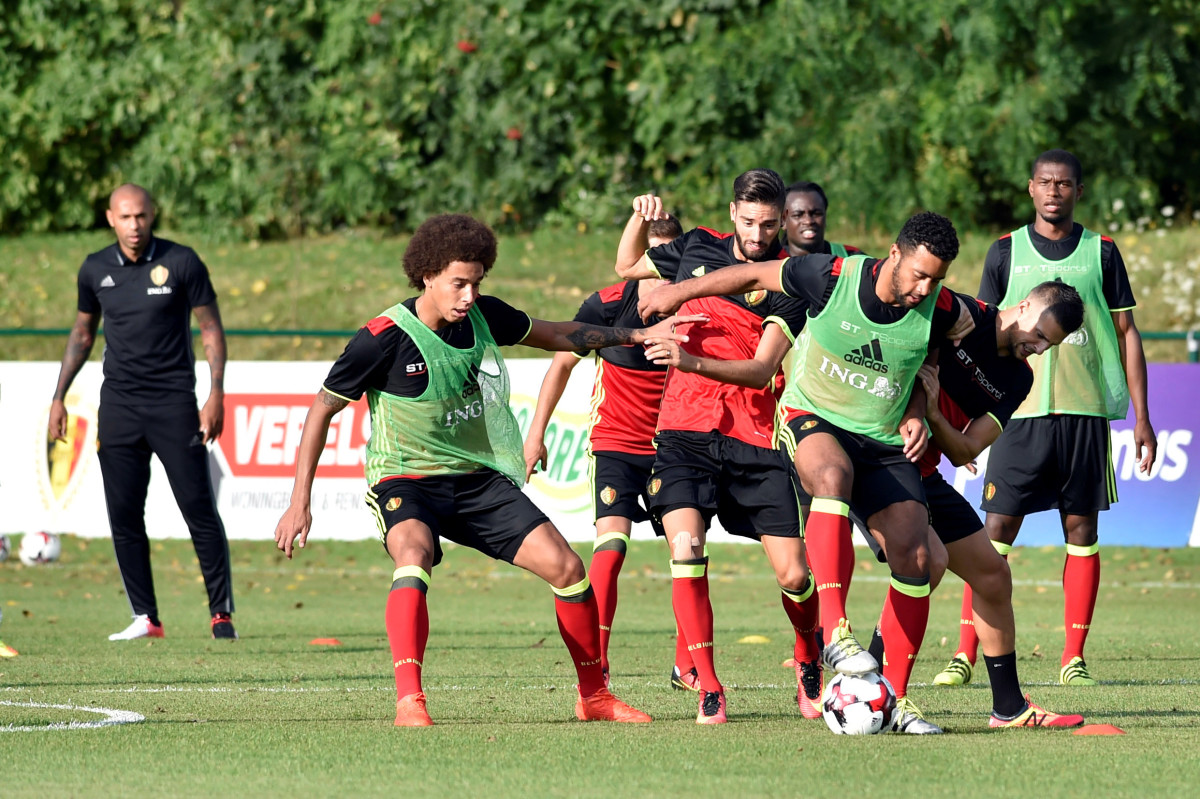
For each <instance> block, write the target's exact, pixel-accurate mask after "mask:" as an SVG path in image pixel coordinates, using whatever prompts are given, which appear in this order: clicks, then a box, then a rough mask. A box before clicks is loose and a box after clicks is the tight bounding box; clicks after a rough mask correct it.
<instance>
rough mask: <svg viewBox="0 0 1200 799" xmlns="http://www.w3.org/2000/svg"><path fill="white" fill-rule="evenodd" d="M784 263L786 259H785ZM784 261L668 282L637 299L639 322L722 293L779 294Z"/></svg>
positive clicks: (735, 268) (744, 265) (746, 265)
mask: <svg viewBox="0 0 1200 799" xmlns="http://www.w3.org/2000/svg"><path fill="white" fill-rule="evenodd" d="M785 260H786V259H785ZM783 264H784V261H763V262H762V263H753V264H737V265H736V266H726V267H722V268H721V269H717V270H714V271H712V272H709V273H708V274H706V275H701V276H700V277H695V278H690V279H688V280H684V281H682V282H680V283H668V284H666V285H664V286H659V287H658V288H656V289H655V290H654V291H652V292H650V293H649V294H647V295H646V296H644V297H642V298H641V299H640V300H638V313H639V314H641V317H642V318H643V319H649V318H650V317H652V316H666V315H667V314H672V313H675V312H676V311H678V310H679V308H680V306H682V305H683V304H684V303H685V302H687V301H688V300H694V299H696V298H698V297H721V296H724V295H726V294H745V293H746V292H747V291H758V290H761V289H765V290H767V291H782V290H783V287H782V280H781V279H780V269H781V267H782V266H783Z"/></svg>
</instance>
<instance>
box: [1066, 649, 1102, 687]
mask: <svg viewBox="0 0 1200 799" xmlns="http://www.w3.org/2000/svg"><path fill="white" fill-rule="evenodd" d="M1058 681H1059V682H1060V683H1062V684H1063V685H1095V684H1096V680H1094V679H1092V675H1091V674H1089V673H1088V668H1087V664H1086V663H1084V662H1083V658H1081V657H1079V656H1075V657H1073V658H1071V659H1070V660H1069V661H1068V662H1067V665H1065V666H1063V667H1062V671H1060V672H1059V673H1058Z"/></svg>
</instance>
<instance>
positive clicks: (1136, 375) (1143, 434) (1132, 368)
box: [1112, 310, 1158, 474]
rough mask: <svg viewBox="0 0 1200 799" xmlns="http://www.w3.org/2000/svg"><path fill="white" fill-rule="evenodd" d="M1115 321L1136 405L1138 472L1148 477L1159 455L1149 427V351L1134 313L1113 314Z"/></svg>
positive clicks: (1135, 437)
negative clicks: (1145, 348)
mask: <svg viewBox="0 0 1200 799" xmlns="http://www.w3.org/2000/svg"><path fill="white" fill-rule="evenodd" d="M1112 320H1113V325H1114V326H1115V327H1116V329H1117V346H1118V348H1119V349H1120V352H1121V364H1122V365H1123V366H1124V367H1125V382H1126V383H1128V384H1129V402H1130V403H1131V404H1132V405H1133V417H1134V422H1133V445H1134V447H1135V448H1136V451H1137V454H1138V471H1139V472H1142V473H1143V474H1149V472H1150V467H1151V466H1153V465H1154V459H1155V457H1156V456H1157V454H1158V439H1157V438H1155V436H1154V427H1153V426H1151V424H1150V405H1149V403H1148V402H1147V399H1146V396H1147V395H1146V386H1147V380H1146V351H1145V350H1144V349H1143V348H1142V334H1141V332H1139V331H1138V328H1137V324H1136V323H1135V322H1134V321H1133V311H1128V310H1126V311H1114V312H1113V315H1112Z"/></svg>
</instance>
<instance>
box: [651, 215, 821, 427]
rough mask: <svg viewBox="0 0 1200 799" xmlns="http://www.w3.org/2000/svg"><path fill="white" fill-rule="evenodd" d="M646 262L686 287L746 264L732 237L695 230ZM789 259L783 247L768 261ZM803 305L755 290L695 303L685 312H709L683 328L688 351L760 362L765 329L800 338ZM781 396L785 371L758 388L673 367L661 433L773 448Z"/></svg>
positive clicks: (656, 250)
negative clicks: (717, 435) (774, 326)
mask: <svg viewBox="0 0 1200 799" xmlns="http://www.w3.org/2000/svg"><path fill="white" fill-rule="evenodd" d="M646 257H647V258H648V259H649V261H650V263H651V264H653V266H654V268H655V269H656V270H657V271H658V274H659V276H660V277H662V278H664V279H666V280H670V281H672V282H674V283H680V282H682V281H684V280H689V279H691V278H693V277H699V276H700V275H703V274H705V273H707V272H711V271H713V270H715V269H720V268H722V267H726V266H732V265H735V264H740V263H743V262H742V261H740V260H739V259H738V258H737V257H736V256H735V255H734V238H733V234H732V233H717V232H716V231H714V230H709V229H708V228H703V227H700V228H696V229H695V230H690V231H688V232H687V233H685V234H683V235H682V236H680V237H679V238H677V239H675V240H674V241H672V242H670V243H668V244H664V245H662V246H661V247H655V248H653V249H651V250H649V251H647V253H646ZM781 257H783V247H782V245H780V244H779V243H778V242H776V243H775V245H774V246H773V247H772V248H771V251H770V252H769V253H768V258H781ZM804 311H805V304H804V303H803V302H801V301H799V300H795V299H792V298H790V297H787V296H784V295H783V294H780V293H779V292H775V291H752V292H749V293H747V294H737V295H729V296H724V297H701V298H699V299H696V300H689V301H688V302H686V303H684V304H683V307H682V308H680V309H679V313H681V314H707V315H708V319H709V321H708V322H706V323H704V324H701V325H681V326H680V328H679V330H680V331H681V332H684V333H686V334H687V335H688V341H687V342H686V343H685V344H683V348H684V349H685V350H686V351H687V352H689V353H691V354H692V355H695V356H697V357H701V358H714V359H718V360H725V361H740V360H747V359H750V358H753V357H754V354H755V353H756V352H757V351H758V344H759V341H760V340H761V339H762V333H763V327H764V326H765V325H766V324H767V323H769V322H771V323H775V324H777V325H779V326H780V327H781V328H783V330H784V331H785V332H786V333H787V335H788V338H791V339H795V337H796V335H797V334H798V333H799V332H800V330H801V329H802V328H803V327H804ZM782 392H783V372H782V371H780V372H779V373H778V374H776V375H775V378H774V379H773V380H772V381H771V384H770V385H769V386H767V387H766V388H761V389H753V388H745V387H743V386H735V385H731V384H729V383H722V382H720V381H717V380H713V379H711V378H708V377H702V376H701V375H697V374H691V373H689V372H681V371H679V370H678V369H670V370H668V372H667V383H666V387H665V388H664V390H663V399H662V407H661V409H660V411H659V419H658V428H659V430H690V431H694V432H700V433H707V432H710V431H713V430H715V431H717V432H719V433H722V434H723V435H727V436H730V437H732V438H736V439H738V440H740V441H744V442H746V443H747V444H751V445H753V446H757V447H768V448H769V447H771V446H772V442H773V440H774V434H775V408H776V403H777V402H778V399H779V396H780V395H781V394H782Z"/></svg>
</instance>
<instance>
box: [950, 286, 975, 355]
mask: <svg viewBox="0 0 1200 799" xmlns="http://www.w3.org/2000/svg"><path fill="white" fill-rule="evenodd" d="M954 299H956V300H958V321H957V322H955V323H954V327H952V328H950V332H948V333H947V334H946V338H948V339H950V340H951V341H953V342H954V346H956V347H957V346H958V345H959V344H961V343H962V340H963V339H964V338H966V336H967V334H968V333H970V332H971V331H972V330H974V329H975V317H974V316H972V315H971V311H970V309H969V308H967V304H966V302H964V301H963V298H962V297H959V296H958V295H955V297H954Z"/></svg>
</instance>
